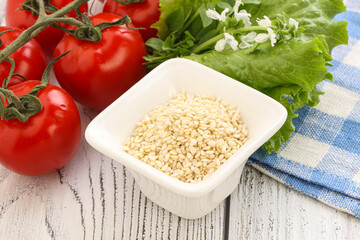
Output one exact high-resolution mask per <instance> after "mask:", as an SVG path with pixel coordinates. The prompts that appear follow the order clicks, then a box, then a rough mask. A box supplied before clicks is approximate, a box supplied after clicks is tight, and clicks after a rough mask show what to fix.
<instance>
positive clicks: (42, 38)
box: [5, 0, 87, 55]
mask: <svg viewBox="0 0 360 240" xmlns="http://www.w3.org/2000/svg"><path fill="white" fill-rule="evenodd" d="M24 1H25V0H8V1H7V4H6V13H5V18H6V25H8V26H13V27H17V28H20V29H27V28H29V27H30V26H32V25H33V24H34V23H35V21H36V19H37V18H38V16H37V15H33V14H32V13H31V11H28V10H19V7H20V4H22V3H24ZM72 1H74V0H50V4H52V5H54V6H55V7H57V8H58V9H59V8H62V7H64V6H66V5H67V4H69V3H70V2H72ZM80 11H81V12H86V11H87V4H84V5H82V6H81V7H80ZM67 16H69V17H76V13H75V11H72V12H70V13H69V14H68V15H67ZM59 25H61V26H63V27H66V26H67V25H66V24H59ZM63 35H64V32H63V31H62V30H60V29H56V28H53V27H47V28H46V29H44V30H43V31H42V32H40V33H39V34H38V35H37V36H36V37H35V39H36V40H37V41H38V42H39V43H40V45H41V46H42V47H43V49H44V50H45V52H46V53H47V54H50V55H51V54H52V51H53V50H54V48H55V46H56V44H57V43H58V42H59V41H60V39H61V38H62V36H63Z"/></svg>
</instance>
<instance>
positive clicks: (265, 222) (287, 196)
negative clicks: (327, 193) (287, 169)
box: [229, 167, 360, 240]
mask: <svg viewBox="0 0 360 240" xmlns="http://www.w3.org/2000/svg"><path fill="white" fill-rule="evenodd" d="M229 209H230V211H229V212H230V216H229V229H230V231H229V239H324V240H325V239H358V237H359V236H360V220H359V219H357V218H355V217H353V216H350V215H349V214H346V213H343V212H339V211H337V210H335V209H333V208H330V207H328V206H327V205H325V204H322V203H320V202H318V201H316V200H314V199H312V198H310V197H308V196H305V195H303V194H301V193H299V192H297V191H295V190H292V189H290V188H288V187H285V186H284V185H283V184H281V183H279V182H277V181H275V180H273V179H271V178H270V177H268V176H266V175H264V174H262V173H260V172H259V171H257V170H255V169H253V168H250V167H245V170H244V172H243V176H242V178H241V181H240V185H239V186H238V188H237V190H236V191H235V192H234V193H233V194H232V195H231V198H230V206H229Z"/></svg>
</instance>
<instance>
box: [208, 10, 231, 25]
mask: <svg viewBox="0 0 360 240" xmlns="http://www.w3.org/2000/svg"><path fill="white" fill-rule="evenodd" d="M228 12H229V9H228V8H226V9H224V11H222V12H221V14H219V13H218V12H217V11H216V10H215V9H213V10H211V9H208V10H206V16H208V17H209V18H211V19H214V20H219V21H220V22H225V20H226V13H228Z"/></svg>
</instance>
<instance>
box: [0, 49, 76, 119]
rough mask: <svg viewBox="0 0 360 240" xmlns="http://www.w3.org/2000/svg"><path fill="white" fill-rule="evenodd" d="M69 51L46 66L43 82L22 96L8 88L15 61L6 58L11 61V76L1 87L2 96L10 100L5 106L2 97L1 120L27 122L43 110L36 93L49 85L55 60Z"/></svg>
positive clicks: (0, 101)
mask: <svg viewBox="0 0 360 240" xmlns="http://www.w3.org/2000/svg"><path fill="white" fill-rule="evenodd" d="M69 52H70V51H67V52H65V53H64V54H62V55H60V56H58V57H56V58H54V59H53V60H52V61H51V62H50V63H49V65H48V66H47V67H46V69H45V71H44V74H43V76H42V78H41V83H40V84H38V85H36V86H35V87H33V89H32V90H31V91H30V92H29V93H27V94H24V95H22V96H20V97H17V96H15V94H14V93H13V92H12V91H11V90H9V89H7V85H8V83H9V81H10V79H11V77H13V76H15V74H13V73H14V70H15V61H14V60H13V59H12V58H9V57H8V58H6V59H5V61H8V62H9V63H11V69H10V73H9V76H8V77H7V78H6V79H5V80H4V82H3V85H2V88H0V96H3V97H4V98H5V100H7V102H8V105H7V106H6V107H5V105H4V103H3V101H2V99H0V116H1V120H6V119H15V118H17V119H19V120H20V121H21V122H26V121H27V120H28V119H29V118H30V117H31V116H33V115H35V114H37V113H38V112H40V111H41V110H42V104H41V101H40V100H39V98H37V97H36V95H37V94H38V92H39V91H40V90H41V89H43V88H45V87H46V86H47V84H48V82H49V77H50V70H51V68H52V67H53V66H54V64H55V62H56V61H57V60H59V59H60V58H61V57H63V56H65V55H66V54H68V53H69Z"/></svg>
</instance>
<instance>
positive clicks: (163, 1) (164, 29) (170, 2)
mask: <svg viewBox="0 0 360 240" xmlns="http://www.w3.org/2000/svg"><path fill="white" fill-rule="evenodd" d="M218 1H219V0H160V3H159V4H160V12H161V14H160V19H159V21H158V22H156V23H154V24H153V25H152V26H151V27H153V28H156V29H157V30H158V36H159V38H161V39H165V38H166V35H167V33H168V28H169V26H168V25H167V24H166V19H167V17H168V15H170V14H171V13H172V12H174V11H176V10H178V9H179V8H183V10H184V16H187V15H188V14H189V13H192V11H193V10H194V9H196V10H197V9H199V8H200V7H201V6H202V5H203V4H205V6H206V4H208V3H211V4H213V5H214V6H215V5H216V3H217V2H218Z"/></svg>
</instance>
